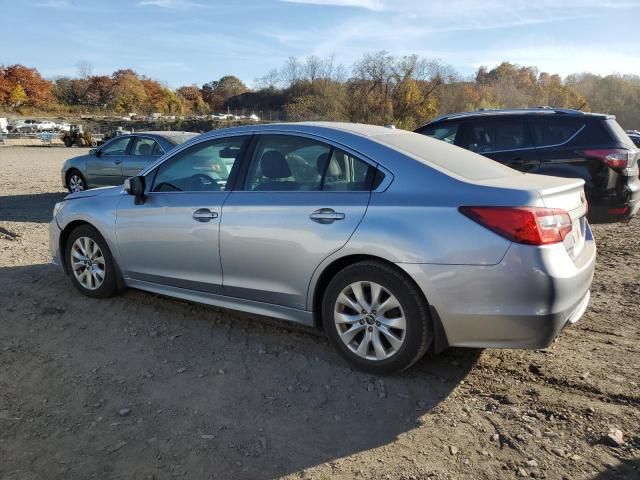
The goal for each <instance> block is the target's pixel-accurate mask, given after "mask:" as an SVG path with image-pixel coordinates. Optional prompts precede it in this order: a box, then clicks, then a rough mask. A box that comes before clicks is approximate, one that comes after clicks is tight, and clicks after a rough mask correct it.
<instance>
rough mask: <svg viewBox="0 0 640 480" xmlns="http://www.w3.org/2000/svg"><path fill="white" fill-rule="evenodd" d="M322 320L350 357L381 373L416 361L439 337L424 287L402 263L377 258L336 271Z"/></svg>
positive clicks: (336, 341)
mask: <svg viewBox="0 0 640 480" xmlns="http://www.w3.org/2000/svg"><path fill="white" fill-rule="evenodd" d="M322 321H323V325H324V329H325V332H326V333H327V335H328V337H329V339H330V340H331V342H332V343H333V344H334V346H335V347H336V348H337V349H338V351H339V352H340V353H341V354H342V356H343V357H344V358H345V359H346V360H347V361H349V362H350V363H351V364H353V365H354V366H356V367H357V368H359V369H361V370H364V371H367V372H370V373H376V374H388V373H394V372H398V371H401V370H404V369H406V368H408V367H410V366H411V365H413V364H414V363H415V362H416V361H418V360H419V359H420V358H421V357H422V356H423V355H424V354H425V352H426V351H427V349H428V348H429V346H430V345H431V342H432V339H433V332H432V324H431V318H430V315H429V310H428V307H427V304H426V302H425V300H424V298H423V296H422V294H421V292H420V291H419V289H418V287H417V286H416V285H415V284H414V283H413V282H412V281H411V279H410V278H408V277H407V275H406V274H404V273H403V272H401V271H399V270H398V269H397V268H395V267H393V266H391V265H387V264H385V263H382V262H377V261H364V262H359V263H356V264H353V265H351V266H349V267H347V268H345V269H344V270H342V271H340V272H339V273H338V274H336V276H335V277H334V278H333V279H332V280H331V282H330V283H329V285H328V286H327V289H326V291H325V294H324V298H323V305H322Z"/></svg>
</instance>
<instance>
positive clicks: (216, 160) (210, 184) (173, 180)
mask: <svg viewBox="0 0 640 480" xmlns="http://www.w3.org/2000/svg"><path fill="white" fill-rule="evenodd" d="M247 138H248V137H246V136H241V137H227V138H221V139H217V140H212V141H209V142H203V143H199V144H197V145H194V146H193V147H191V148H188V149H187V150H185V151H183V152H180V153H179V154H178V155H176V156H175V157H172V158H171V159H169V160H167V161H166V162H164V163H163V164H162V165H160V166H159V167H158V173H157V174H156V178H155V181H154V182H153V188H152V189H151V191H152V192H207V191H211V192H217V191H221V190H226V189H227V180H228V179H229V175H230V174H231V170H232V169H233V167H234V166H235V165H236V160H237V159H238V157H239V156H240V152H241V151H242V147H243V146H244V144H245V142H246V140H247Z"/></svg>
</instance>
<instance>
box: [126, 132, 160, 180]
mask: <svg viewBox="0 0 640 480" xmlns="http://www.w3.org/2000/svg"><path fill="white" fill-rule="evenodd" d="M163 154H164V150H163V149H162V147H161V146H160V144H159V143H158V142H157V141H156V140H155V139H154V138H152V137H147V136H142V135H136V136H135V137H134V139H133V141H132V144H131V148H130V149H129V154H128V155H127V156H126V157H125V159H124V163H123V168H122V173H123V176H124V178H128V177H133V176H135V175H137V174H138V173H140V171H142V170H144V169H145V168H146V167H147V166H149V165H150V164H151V163H153V162H155V161H156V160H157V159H158V157H160V156H162V155H163Z"/></svg>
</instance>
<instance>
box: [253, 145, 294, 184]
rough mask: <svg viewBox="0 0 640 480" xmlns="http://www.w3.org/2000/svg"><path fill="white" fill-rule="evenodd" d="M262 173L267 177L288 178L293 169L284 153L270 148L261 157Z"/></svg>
mask: <svg viewBox="0 0 640 480" xmlns="http://www.w3.org/2000/svg"><path fill="white" fill-rule="evenodd" d="M260 166H261V167H262V175H263V176H265V177H267V178H288V177H290V176H291V169H290V168H289V164H288V163H287V161H286V160H285V158H284V155H283V154H282V153H281V152H279V151H277V150H269V151H268V152H264V153H263V154H262V158H261V159H260Z"/></svg>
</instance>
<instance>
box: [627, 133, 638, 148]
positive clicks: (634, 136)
mask: <svg viewBox="0 0 640 480" xmlns="http://www.w3.org/2000/svg"><path fill="white" fill-rule="evenodd" d="M626 133H627V135H629V138H630V139H631V141H632V142H633V143H634V144H635V146H636V147H638V148H640V132H639V131H638V130H626Z"/></svg>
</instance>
